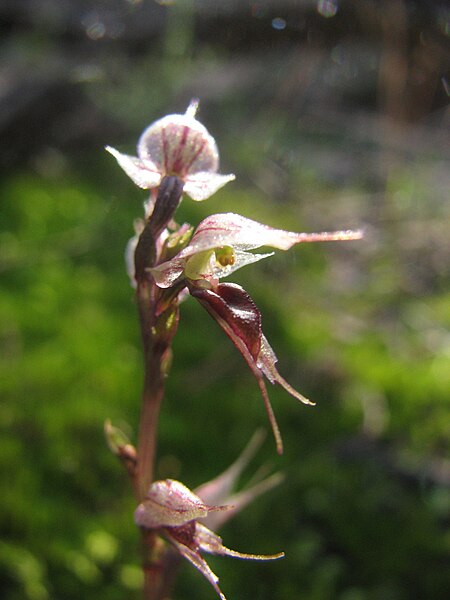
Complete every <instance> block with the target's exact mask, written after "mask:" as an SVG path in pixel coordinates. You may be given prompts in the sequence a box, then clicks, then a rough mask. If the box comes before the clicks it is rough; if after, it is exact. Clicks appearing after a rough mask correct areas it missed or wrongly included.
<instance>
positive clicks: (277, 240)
mask: <svg viewBox="0 0 450 600" xmlns="http://www.w3.org/2000/svg"><path fill="white" fill-rule="evenodd" d="M361 237H362V232H361V231H334V232H331V233H329V232H322V233H295V232H292V231H284V230H283V229H275V228H273V227H269V226H268V225H264V224H262V223H258V222H257V221H252V220H251V219H247V218H245V217H242V216H241V215H237V214H234V213H221V214H215V215H211V216H209V217H207V218H206V219H204V220H203V221H202V222H201V223H200V224H199V226H198V227H197V229H196V231H195V233H194V235H193V237H192V240H191V243H190V244H189V246H188V247H187V248H185V249H184V250H183V251H182V252H181V253H180V254H179V255H178V256H179V258H181V257H185V256H189V255H191V254H195V253H196V252H200V251H202V250H207V249H209V248H216V247H219V246H232V247H234V248H237V249H241V250H251V249H254V248H259V247H260V246H272V247H273V248H278V249H279V250H288V249H289V248H291V246H294V245H295V244H299V243H301V242H319V241H333V240H353V239H360V238H361Z"/></svg>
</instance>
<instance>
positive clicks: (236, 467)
mask: <svg viewBox="0 0 450 600" xmlns="http://www.w3.org/2000/svg"><path fill="white" fill-rule="evenodd" d="M264 437H265V434H264V432H263V431H262V430H258V431H256V432H255V433H254V435H253V436H252V438H251V440H250V441H249V443H248V444H247V446H246V447H245V448H244V450H243V451H242V453H241V454H240V456H238V458H237V460H235V461H234V463H233V464H232V465H230V466H229V467H228V469H226V470H225V471H224V472H223V473H221V474H220V475H218V476H217V477H215V478H214V479H212V480H211V481H208V482H207V483H204V484H203V485H201V486H200V487H198V488H197V489H196V490H195V493H196V494H197V496H199V498H201V499H202V500H203V502H207V503H208V504H221V503H222V502H226V498H227V497H228V496H229V494H230V492H231V490H232V489H233V488H234V487H235V485H236V482H237V479H238V477H239V476H240V475H241V473H242V471H243V470H244V469H245V468H246V466H247V465H248V464H249V462H250V461H251V459H252V458H253V457H254V456H255V454H256V452H257V451H258V449H259V448H260V446H261V444H262V442H263V439H264ZM213 529H214V528H213Z"/></svg>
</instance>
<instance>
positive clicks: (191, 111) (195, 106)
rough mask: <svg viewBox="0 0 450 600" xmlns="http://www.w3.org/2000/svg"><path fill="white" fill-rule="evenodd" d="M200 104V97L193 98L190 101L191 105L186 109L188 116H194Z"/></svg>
mask: <svg viewBox="0 0 450 600" xmlns="http://www.w3.org/2000/svg"><path fill="white" fill-rule="evenodd" d="M199 104H200V100H199V99H198V98H192V100H191V101H190V102H189V106H188V107H187V109H186V113H185V114H186V116H187V117H192V118H194V117H195V115H196V114H197V110H198V105H199Z"/></svg>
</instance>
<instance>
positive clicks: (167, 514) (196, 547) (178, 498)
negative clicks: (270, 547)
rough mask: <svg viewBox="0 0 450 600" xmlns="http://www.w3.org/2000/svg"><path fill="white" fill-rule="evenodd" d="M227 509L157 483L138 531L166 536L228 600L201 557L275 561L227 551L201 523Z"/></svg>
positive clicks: (173, 484)
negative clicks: (204, 554)
mask: <svg viewBox="0 0 450 600" xmlns="http://www.w3.org/2000/svg"><path fill="white" fill-rule="evenodd" d="M230 508H231V507H228V506H208V505H206V504H205V503H204V502H203V501H202V500H201V498H200V497H199V496H197V495H196V494H194V492H192V491H191V490H189V488H187V487H186V486H185V485H183V484H182V483H181V482H179V481H175V480H173V479H166V480H164V481H155V482H154V483H153V484H152V485H151V486H150V488H149V490H148V493H147V496H146V497H145V498H144V500H143V502H141V504H139V506H138V507H137V509H136V512H135V515H134V519H135V522H136V524H137V525H138V526H139V527H143V528H144V529H152V530H156V531H157V532H158V533H160V534H161V535H162V536H164V537H165V538H166V539H167V540H168V541H169V542H170V543H171V544H172V545H173V546H174V547H175V548H176V550H177V551H178V552H179V553H180V554H181V556H182V557H183V558H185V559H186V560H188V561H189V562H190V563H191V564H192V565H193V566H194V567H195V568H196V569H198V570H199V571H200V573H201V574H202V575H203V576H204V577H205V578H206V579H207V580H208V581H209V583H210V584H211V585H212V586H213V588H214V589H215V591H216V592H217V594H218V596H219V597H220V598H221V600H226V598H225V596H224V594H223V593H222V591H221V590H220V588H219V585H218V583H219V578H218V577H217V575H216V574H215V573H213V571H212V570H211V569H210V567H209V565H208V563H207V562H206V560H205V559H204V558H203V556H202V553H207V554H216V555H222V556H233V557H235V558H243V559H248V560H274V559H277V558H281V557H283V556H284V554H283V553H279V554H272V555H260V554H243V553H241V552H236V551H235V550H231V549H230V548H227V547H226V546H224V545H223V543H222V538H220V537H219V536H218V535H217V534H215V533H214V532H213V531H211V530H210V529H208V528H207V527H206V526H205V525H203V524H202V523H200V522H199V519H201V518H205V517H207V516H208V514H210V513H211V512H215V511H226V510H229V509H230Z"/></svg>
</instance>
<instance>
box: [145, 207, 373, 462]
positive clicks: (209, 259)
mask: <svg viewBox="0 0 450 600" xmlns="http://www.w3.org/2000/svg"><path fill="white" fill-rule="evenodd" d="M361 237H362V232H361V231H333V232H323V233H294V232H291V231H284V230H282V229H274V228H273V227H269V226H267V225H263V224H262V223H257V222H256V221H252V220H251V219H246V218H245V217H242V216H240V215H236V214H233V213H225V214H216V215H211V216H210V217H207V218H206V219H205V220H204V221H202V222H201V223H200V225H199V226H198V227H197V229H196V231H195V233H194V235H193V236H192V239H191V241H190V243H189V244H188V245H187V246H186V247H185V248H184V249H183V250H181V252H179V253H178V254H177V255H176V256H174V258H172V259H171V260H168V261H165V262H162V263H161V264H159V265H157V266H156V267H153V268H152V269H150V271H151V273H152V275H153V277H154V279H155V282H156V284H157V285H158V286H159V287H161V288H169V287H171V286H173V285H175V284H177V285H178V284H179V283H180V281H185V282H186V285H187V287H188V289H189V292H190V294H191V295H192V296H194V297H195V298H196V299H197V300H198V301H199V302H200V303H201V304H202V306H204V308H205V309H206V310H207V311H208V312H209V314H210V315H211V316H212V317H213V318H214V319H215V320H216V321H217V323H218V324H219V325H220V326H221V327H222V329H223V330H224V331H225V333H226V334H227V335H228V337H229V338H230V339H231V341H232V342H233V343H234V345H235V346H236V348H237V349H238V350H239V352H240V353H241V355H242V356H243V358H244V359H245V361H246V362H247V364H248V366H249V367H250V369H251V371H252V373H253V374H254V376H255V377H256V379H257V381H258V385H259V388H260V391H261V394H262V396H263V400H264V404H265V407H266V411H267V414H268V417H269V421H270V424H271V426H272V430H273V433H274V436H275V440H276V444H277V450H278V453H279V454H281V453H282V451H283V445H282V441H281V435H280V431H279V428H278V425H277V422H276V419H275V415H274V413H273V410H272V407H271V404H270V400H269V397H268V394H267V390H266V387H265V383H264V376H265V377H266V378H267V379H268V380H269V381H270V382H271V383H278V384H279V385H281V386H282V387H283V388H284V389H285V390H286V391H287V392H288V393H289V394H291V395H292V396H294V397H295V398H297V399H298V400H300V401H301V402H303V403H304V404H313V402H311V401H310V400H308V399H307V398H305V397H304V396H302V394H300V393H299V392H297V391H296V390H295V389H294V388H292V387H291V386H290V385H289V383H288V382H287V381H286V380H285V379H283V377H282V376H281V375H280V374H279V373H278V370H277V368H276V363H277V357H276V355H275V353H274V351H273V350H272V348H271V347H270V345H269V342H268V341H267V339H266V338H265V336H264V335H263V333H262V329H261V313H260V312H259V309H258V308H257V306H256V305H255V303H254V302H253V300H252V298H251V297H250V296H249V294H247V292H246V291H245V290H244V289H243V288H242V287H241V286H239V285H235V284H232V283H219V280H220V279H221V278H222V277H226V276H228V275H230V274H231V273H233V272H234V271H236V270H237V269H239V268H241V267H243V266H245V265H248V264H250V263H253V262H257V261H259V260H261V259H263V258H266V257H268V256H271V255H272V254H273V253H269V254H254V253H252V252H249V250H254V249H256V248H259V247H261V246H271V247H273V248H278V249H279V250H288V249H289V248H291V247H292V246H294V245H295V244H299V243H301V242H320V241H344V240H357V239H360V238H361Z"/></svg>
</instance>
